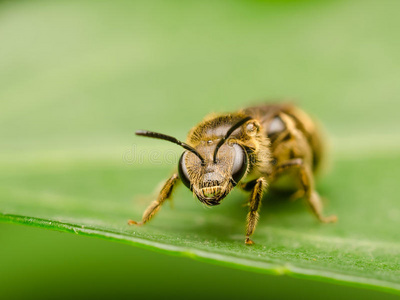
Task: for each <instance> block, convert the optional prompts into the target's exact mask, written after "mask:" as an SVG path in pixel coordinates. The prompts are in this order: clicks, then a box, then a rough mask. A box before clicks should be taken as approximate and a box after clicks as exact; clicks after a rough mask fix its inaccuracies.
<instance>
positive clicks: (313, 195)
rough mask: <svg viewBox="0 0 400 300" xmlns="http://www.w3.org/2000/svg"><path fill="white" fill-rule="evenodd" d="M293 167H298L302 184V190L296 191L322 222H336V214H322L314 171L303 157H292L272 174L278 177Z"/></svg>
mask: <svg viewBox="0 0 400 300" xmlns="http://www.w3.org/2000/svg"><path fill="white" fill-rule="evenodd" d="M291 168H297V169H298V170H299V179H300V184H301V186H302V192H296V194H297V195H303V196H304V198H305V199H306V200H307V204H308V205H309V206H310V208H311V210H312V212H313V213H314V215H315V216H316V217H317V218H318V220H319V221H320V222H322V223H331V222H336V221H337V217H336V216H335V215H331V216H328V217H324V216H323V215H322V209H323V205H322V201H321V198H320V196H319V194H318V193H317V191H316V190H315V188H314V178H313V174H312V171H311V169H310V168H308V167H307V166H306V165H305V164H304V162H303V160H302V159H301V158H296V159H291V160H288V161H287V162H285V163H282V164H280V165H278V166H276V168H275V171H274V173H273V174H272V176H273V177H276V176H277V175H278V174H279V173H282V172H283V171H285V170H288V169H291Z"/></svg>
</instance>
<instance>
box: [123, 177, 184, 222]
mask: <svg viewBox="0 0 400 300" xmlns="http://www.w3.org/2000/svg"><path fill="white" fill-rule="evenodd" d="M178 179H179V177H178V174H174V175H172V176H171V177H170V178H169V179H168V180H167V182H166V183H165V184H164V186H163V188H162V189H161V191H160V194H159V195H158V198H157V200H154V201H153V202H152V203H151V204H150V205H149V206H148V207H147V208H146V210H145V211H144V213H143V216H142V220H141V221H140V222H136V221H133V220H129V221H128V224H129V225H139V226H141V225H143V224H145V223H147V222H148V221H150V219H151V218H152V217H153V216H154V215H155V214H156V213H157V212H158V211H159V210H160V208H161V205H162V204H163V203H164V201H165V200H167V199H168V198H170V197H171V194H172V191H173V189H174V187H175V185H176V183H177V182H178Z"/></svg>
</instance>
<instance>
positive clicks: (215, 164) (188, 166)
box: [178, 140, 248, 206]
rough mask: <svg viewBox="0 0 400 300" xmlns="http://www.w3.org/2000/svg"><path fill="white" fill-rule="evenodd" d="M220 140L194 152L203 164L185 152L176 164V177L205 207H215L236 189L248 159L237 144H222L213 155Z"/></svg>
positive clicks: (192, 154) (203, 145)
mask: <svg viewBox="0 0 400 300" xmlns="http://www.w3.org/2000/svg"><path fill="white" fill-rule="evenodd" d="M218 142H219V140H209V141H205V142H203V143H202V144H200V145H199V146H198V147H197V148H196V150H197V152H198V153H200V155H201V156H202V157H203V158H204V163H202V161H201V160H200V159H199V157H197V156H196V155H195V154H194V153H192V152H190V151H185V152H184V153H183V154H182V156H181V158H180V160H179V166H178V170H179V177H180V178H181V180H182V182H183V183H184V184H185V185H186V186H187V187H188V188H189V189H190V190H192V191H193V193H194V194H195V195H196V196H197V198H198V199H199V200H200V201H201V202H202V203H204V204H206V205H209V206H214V205H218V204H220V201H221V200H222V199H223V198H225V196H226V195H228V194H229V192H230V191H231V190H232V188H233V187H235V186H236V184H237V182H239V180H240V179H241V178H242V177H243V175H244V174H245V173H246V170H247V167H248V157H247V153H246V151H245V149H244V148H243V147H242V146H241V145H239V144H237V143H229V142H227V143H225V144H223V145H222V146H220V147H219V149H218V151H217V154H216V156H215V158H216V159H215V160H214V153H216V147H217V145H218Z"/></svg>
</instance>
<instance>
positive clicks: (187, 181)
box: [178, 151, 192, 190]
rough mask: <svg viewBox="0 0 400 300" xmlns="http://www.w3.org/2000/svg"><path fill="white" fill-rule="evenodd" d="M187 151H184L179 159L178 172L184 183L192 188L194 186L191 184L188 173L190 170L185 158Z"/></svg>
mask: <svg viewBox="0 0 400 300" xmlns="http://www.w3.org/2000/svg"><path fill="white" fill-rule="evenodd" d="M187 153H188V152H187V151H185V152H183V154H182V156H181V158H180V159H179V164H178V173H179V178H180V179H181V180H182V182H183V184H184V185H185V186H186V187H187V188H188V189H190V190H191V189H192V188H191V185H190V179H189V175H188V171H187V168H186V163H185V158H186V154H187Z"/></svg>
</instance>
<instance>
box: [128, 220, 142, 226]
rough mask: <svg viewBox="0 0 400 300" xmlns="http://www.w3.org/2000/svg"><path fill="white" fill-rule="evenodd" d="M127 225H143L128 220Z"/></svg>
mask: <svg viewBox="0 0 400 300" xmlns="http://www.w3.org/2000/svg"><path fill="white" fill-rule="evenodd" d="M128 225H137V226H141V225H143V223H142V222H136V221H133V220H128Z"/></svg>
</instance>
